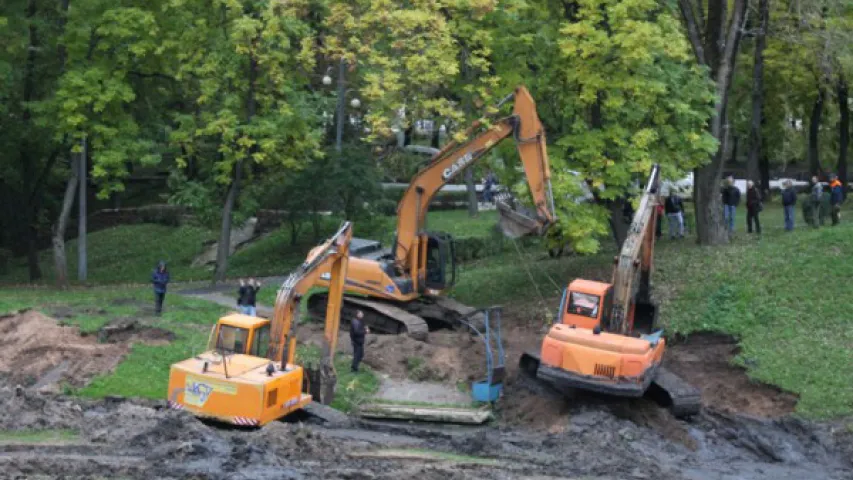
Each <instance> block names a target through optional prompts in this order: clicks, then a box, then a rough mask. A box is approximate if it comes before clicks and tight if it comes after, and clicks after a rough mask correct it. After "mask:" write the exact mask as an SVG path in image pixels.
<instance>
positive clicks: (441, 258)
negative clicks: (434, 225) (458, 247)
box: [420, 232, 456, 291]
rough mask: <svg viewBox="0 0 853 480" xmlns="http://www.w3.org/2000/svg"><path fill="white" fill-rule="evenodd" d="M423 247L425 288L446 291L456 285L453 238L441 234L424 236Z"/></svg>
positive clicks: (424, 234)
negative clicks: (424, 247)
mask: <svg viewBox="0 0 853 480" xmlns="http://www.w3.org/2000/svg"><path fill="white" fill-rule="evenodd" d="M420 244H421V245H425V246H426V249H425V251H424V252H423V256H422V257H421V258H423V259H424V260H425V262H424V263H425V265H424V267H423V269H424V273H425V275H424V281H423V287H424V288H426V289H430V290H438V291H441V290H446V289H448V288H450V287H452V286H453V285H454V284H455V283H456V251H455V248H454V244H453V237H451V236H450V235H448V234H446V233H441V232H426V233H423V234H422V238H421V242H420Z"/></svg>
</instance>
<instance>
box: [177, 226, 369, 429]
mask: <svg viewBox="0 0 853 480" xmlns="http://www.w3.org/2000/svg"><path fill="white" fill-rule="evenodd" d="M351 239H352V225H351V223H350V222H344V224H343V225H342V226H341V228H340V229H339V230H338V232H337V233H336V234H335V235H334V236H332V237H331V238H330V239H329V240H327V241H326V242H325V243H324V244H322V245H321V246H319V247H317V248H315V249H313V250H312V251H311V254H310V255H309V256H308V260H307V261H306V262H305V263H303V264H302V265H301V266H300V267H299V268H297V269H296V270H295V271H294V272H292V273H291V274H290V275H289V276H288V277H287V279H286V280H285V281H284V282H283V283H282V286H281V288H280V289H279V290H278V295H277V296H276V302H275V308H274V311H273V317H272V319H266V318H258V317H252V316H248V315H242V314H238V313H233V314H229V315H226V316H224V317H222V318H220V319H219V321H218V322H217V323H216V324H215V325H214V326H213V328H212V329H211V335H210V338H209V339H208V345H207V351H205V352H204V353H202V354H200V355H196V356H193V357H192V358H189V359H186V360H183V361H181V362H178V363H175V364H172V367H171V370H170V372H169V387H168V391H167V396H168V401H169V406H170V407H171V408H174V409H179V410H188V411H190V412H192V413H193V414H195V415H196V416H199V417H204V418H210V419H215V420H218V421H221V422H225V423H231V424H234V425H242V426H261V425H264V424H266V423H269V422H271V421H273V420H276V419H279V418H281V417H284V416H285V415H287V414H289V413H291V412H293V411H294V410H297V409H300V408H302V407H304V406H306V405H307V404H309V403H310V402H311V401H312V400H313V399H314V398H315V397H316V400H317V401H318V402H320V403H329V402H331V401H332V399H333V397H334V386H335V383H336V381H337V374H336V372H335V370H334V364H333V360H334V354H335V351H336V350H337V339H338V331H339V328H340V304H341V299H342V297H343V280H344V278H345V276H346V269H347V263H348V258H349V244H350V241H351ZM327 264H331V265H332V266H331V276H332V286H331V289H330V294H329V303H328V308H327V314H326V321H325V330H324V336H323V337H324V338H323V345H322V353H321V359H320V360H321V362H320V369H319V370H317V369H313V370H312V369H311V368H310V367H309V370H308V372H306V370H305V369H303V367H302V366H299V365H296V364H295V360H294V358H295V352H296V337H295V334H294V332H293V328H292V327H293V324H294V318H295V317H296V315H297V314H298V312H299V304H300V301H301V299H302V298H303V297H304V296H305V294H306V293H307V292H308V290H309V289H310V288H311V286H312V285H313V284H314V282H315V281H316V277H317V276H318V275H319V274H320V269H321V268H323V267H324V266H326V265H327ZM306 377H308V378H309V379H311V381H306ZM312 382H313V384H312ZM305 387H307V388H305ZM312 387H313V388H312ZM308 392H311V393H308ZM312 393H313V395H312Z"/></svg>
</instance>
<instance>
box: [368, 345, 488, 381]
mask: <svg viewBox="0 0 853 480" xmlns="http://www.w3.org/2000/svg"><path fill="white" fill-rule="evenodd" d="M485 358H486V357H485V347H484V346H483V343H482V341H480V340H479V339H477V338H476V337H473V336H471V335H469V334H468V333H464V332H431V333H430V334H429V339H428V340H427V341H426V342H422V341H419V340H414V339H412V338H409V337H405V336H395V335H370V336H369V337H368V340H367V345H366V346H365V357H364V363H366V364H367V365H369V366H370V367H372V368H373V369H375V370H377V371H379V372H382V373H385V374H387V375H389V376H390V377H391V378H395V379H405V378H411V379H412V380H417V381H439V382H446V383H448V384H450V385H454V386H455V384H456V383H457V382H469V381H472V380H475V379H480V378H481V377H482V376H483V375H484V374H485V371H486V360H485Z"/></svg>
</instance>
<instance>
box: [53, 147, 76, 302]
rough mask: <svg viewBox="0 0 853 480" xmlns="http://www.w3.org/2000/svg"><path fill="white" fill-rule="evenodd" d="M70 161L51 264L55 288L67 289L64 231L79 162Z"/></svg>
mask: <svg viewBox="0 0 853 480" xmlns="http://www.w3.org/2000/svg"><path fill="white" fill-rule="evenodd" d="M73 157H74V158H73V159H72V160H71V171H70V175H69V176H68V182H67V183H66V184H65V195H64V196H63V197H62V210H61V211H60V212H59V217H58V218H57V219H56V223H54V224H53V241H52V243H53V263H54V265H55V268H56V286H57V287H59V288H67V287H68V259H67V257H66V256H65V230H66V228H67V227H68V217H70V216H71V207H72V206H73V205H74V197H75V193H77V181H78V180H79V176H78V175H77V171H78V170H79V168H80V167H79V160H77V156H76V155H74V156H73Z"/></svg>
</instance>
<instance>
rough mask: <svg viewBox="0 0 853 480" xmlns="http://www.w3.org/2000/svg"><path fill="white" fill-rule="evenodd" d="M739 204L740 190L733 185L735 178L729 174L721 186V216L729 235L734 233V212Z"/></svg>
mask: <svg viewBox="0 0 853 480" xmlns="http://www.w3.org/2000/svg"><path fill="white" fill-rule="evenodd" d="M738 204H740V190H739V189H738V188H737V187H736V186H735V179H734V177H732V176H731V175H729V176H728V177H727V178H726V184H725V186H724V187H723V218H724V219H725V221H726V226H727V227H728V230H729V236H731V235H733V234H734V233H735V212H736V211H737V206H738Z"/></svg>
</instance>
